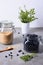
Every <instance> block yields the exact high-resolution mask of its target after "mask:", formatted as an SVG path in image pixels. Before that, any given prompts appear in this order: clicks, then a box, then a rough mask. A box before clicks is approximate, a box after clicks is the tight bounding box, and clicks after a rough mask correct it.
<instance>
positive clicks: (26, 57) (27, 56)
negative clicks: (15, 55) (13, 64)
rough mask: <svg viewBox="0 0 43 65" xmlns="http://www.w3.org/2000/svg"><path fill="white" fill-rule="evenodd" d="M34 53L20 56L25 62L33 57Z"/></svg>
mask: <svg viewBox="0 0 43 65" xmlns="http://www.w3.org/2000/svg"><path fill="white" fill-rule="evenodd" d="M36 55H37V54H36V53H32V54H27V55H24V56H21V57H20V58H21V59H22V60H24V61H25V62H26V61H29V60H31V59H32V58H34V57H35V56H36Z"/></svg>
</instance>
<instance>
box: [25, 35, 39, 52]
mask: <svg viewBox="0 0 43 65" xmlns="http://www.w3.org/2000/svg"><path fill="white" fill-rule="evenodd" d="M38 47H39V40H38V35H36V34H27V35H26V37H25V39H24V50H26V51H29V52H38Z"/></svg>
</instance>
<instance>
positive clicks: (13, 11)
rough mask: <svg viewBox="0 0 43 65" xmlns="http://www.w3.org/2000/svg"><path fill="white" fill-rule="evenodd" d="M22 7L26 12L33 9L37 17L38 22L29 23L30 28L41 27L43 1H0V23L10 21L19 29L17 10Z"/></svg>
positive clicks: (42, 25)
mask: <svg viewBox="0 0 43 65" xmlns="http://www.w3.org/2000/svg"><path fill="white" fill-rule="evenodd" d="M24 5H26V8H27V9H28V10H29V9H31V8H35V11H36V17H38V20H35V21H33V22H32V23H30V27H43V0H0V21H2V20H10V21H12V22H14V24H15V26H16V27H21V22H20V20H19V19H18V16H19V8H20V7H22V8H23V6H24Z"/></svg>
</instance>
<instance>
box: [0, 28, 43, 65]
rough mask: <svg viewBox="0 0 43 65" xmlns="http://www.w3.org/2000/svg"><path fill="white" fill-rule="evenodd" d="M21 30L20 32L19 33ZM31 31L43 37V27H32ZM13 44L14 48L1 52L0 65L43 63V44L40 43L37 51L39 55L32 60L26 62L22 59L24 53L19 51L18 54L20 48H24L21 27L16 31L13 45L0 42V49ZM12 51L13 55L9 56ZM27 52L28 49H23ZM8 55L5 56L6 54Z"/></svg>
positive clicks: (39, 64)
mask: <svg viewBox="0 0 43 65" xmlns="http://www.w3.org/2000/svg"><path fill="white" fill-rule="evenodd" d="M18 32H20V34H18ZM29 33H34V34H38V35H41V36H42V37H43V28H38V29H30V32H29ZM9 46H13V47H14V50H11V51H5V52H2V53H0V65H43V44H42V45H40V49H39V53H37V56H36V57H34V58H33V59H32V60H30V61H28V62H24V61H23V60H21V59H20V56H22V53H19V56H17V53H18V50H20V49H22V50H23V36H22V33H21V29H20V28H17V29H16V32H15V33H14V41H13V44H12V45H2V44H1V43H0V50H2V49H4V48H6V47H9ZM10 52H12V53H13V54H12V55H13V57H12V59H11V57H10V56H9V53H10ZM23 52H25V54H28V53H27V52H26V51H24V50H23ZM6 55H7V56H8V57H7V58H5V56H6Z"/></svg>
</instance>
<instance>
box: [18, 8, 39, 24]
mask: <svg viewBox="0 0 43 65" xmlns="http://www.w3.org/2000/svg"><path fill="white" fill-rule="evenodd" d="M24 9H25V10H23V9H20V12H19V19H20V20H21V22H22V23H29V22H32V21H34V20H36V19H38V18H36V17H35V9H34V8H32V9H30V10H29V11H28V10H27V9H26V8H25V7H24Z"/></svg>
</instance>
